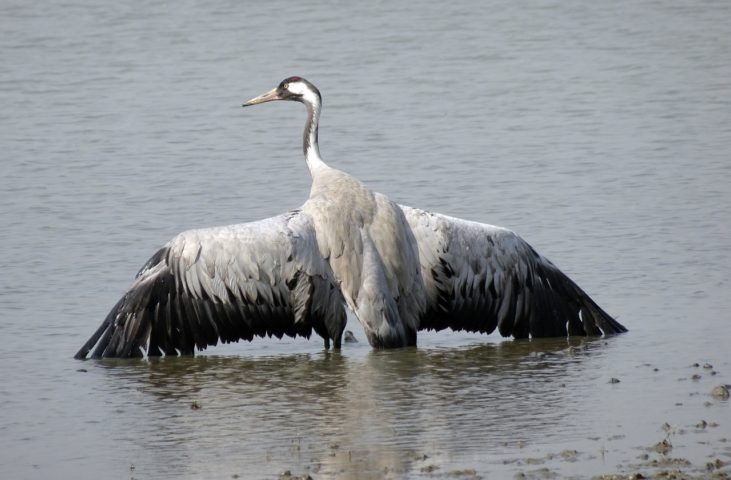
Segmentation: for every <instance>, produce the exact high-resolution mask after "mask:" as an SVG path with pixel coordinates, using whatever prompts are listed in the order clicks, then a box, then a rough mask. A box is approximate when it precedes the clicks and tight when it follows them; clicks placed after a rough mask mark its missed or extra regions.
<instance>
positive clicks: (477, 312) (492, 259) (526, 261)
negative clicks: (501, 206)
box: [401, 206, 627, 338]
mask: <svg viewBox="0 0 731 480" xmlns="http://www.w3.org/2000/svg"><path fill="white" fill-rule="evenodd" d="M401 208H402V209H403V211H404V215H406V219H407V221H408V222H409V225H410V226H411V229H412V231H413V233H414V237H415V238H416V241H417V244H418V246H419V261H420V263H421V274H422V278H423V280H424V285H425V287H426V294H427V314H426V315H425V316H424V318H423V319H422V321H421V324H420V325H419V329H420V330H424V329H434V330H441V329H444V328H451V329H453V330H467V331H472V332H482V333H490V332H492V331H493V330H495V329H496V328H497V329H498V330H499V332H500V334H501V335H503V336H504V337H507V336H510V335H512V336H514V337H516V338H525V337H528V336H531V337H559V336H566V335H567V334H569V335H599V334H602V333H604V334H612V333H621V332H626V331H627V329H626V328H625V327H623V326H622V325H620V324H619V322H617V321H616V320H614V319H613V318H612V317H611V316H610V315H609V314H607V313H606V312H605V311H604V310H602V309H601V308H600V307H599V306H598V305H597V304H596V303H595V302H594V301H593V300H592V299H591V298H590V297H589V295H587V294H586V293H585V292H584V291H583V290H582V289H581V288H579V286H578V285H576V283H574V282H573V281H572V280H571V279H570V278H569V277H567V276H566V275H565V274H564V273H563V272H561V270H559V269H558V268H557V267H556V266H555V265H554V264H553V263H551V262H550V261H549V260H548V259H546V258H545V257H543V256H542V255H540V254H538V253H537V252H536V251H535V250H534V249H533V248H532V247H531V246H530V245H529V244H528V243H527V242H526V241H525V240H523V239H522V238H520V237H519V236H518V235H517V234H515V233H514V232H512V231H510V230H507V229H505V228H501V227H495V226H492V225H486V224H483V223H477V222H470V221H467V220H462V219H459V218H454V217H449V216H447V215H441V214H438V213H431V212H426V211H424V210H419V209H416V208H411V207H405V206H402V207H401Z"/></svg>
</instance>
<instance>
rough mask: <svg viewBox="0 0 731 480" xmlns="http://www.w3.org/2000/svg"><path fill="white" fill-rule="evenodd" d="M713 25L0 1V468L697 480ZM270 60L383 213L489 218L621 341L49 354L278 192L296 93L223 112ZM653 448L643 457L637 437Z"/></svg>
mask: <svg viewBox="0 0 731 480" xmlns="http://www.w3.org/2000/svg"><path fill="white" fill-rule="evenodd" d="M729 10H730V7H729V5H728V3H726V2H721V1H719V2H713V1H711V2H704V3H703V5H702V6H699V5H698V4H697V3H696V2H659V1H649V0H648V1H639V2H620V3H613V4H606V5H601V6H593V5H591V6H590V5H588V4H585V2H551V1H545V2H544V1H535V2H528V3H524V4H522V6H517V5H515V4H513V3H512V2H494V3H491V4H489V5H485V4H483V3H481V2H462V3H460V4H459V5H446V4H445V3H444V2H434V1H424V2H419V4H418V5H417V4H410V6H408V7H406V6H399V5H393V4H392V2H380V3H368V4H366V3H364V4H360V5H357V6H347V5H338V4H331V5H329V4H317V3H311V4H307V3H304V4H302V3H300V4H292V3H291V2H289V3H284V2H280V1H271V2H266V3H262V4H260V5H241V4H239V2H225V1H224V2H207V1H200V2H193V1H184V2H175V3H174V4H173V3H167V4H157V5H150V4H149V3H148V2H124V3H122V4H116V5H112V4H108V3H104V2H95V1H93V0H80V1H78V2H71V3H69V2H53V1H49V2H43V3H29V2H20V1H17V2H16V1H12V0H10V1H4V2H3V3H2V5H0V13H1V15H0V29H1V31H2V35H0V61H1V63H2V65H3V68H2V69H0V102H1V103H2V105H3V107H2V110H1V111H0V117H1V118H2V125H3V126H2V129H0V145H1V146H2V156H1V157H0V162H2V163H1V165H2V175H0V205H2V208H0V225H2V228H0V245H2V260H1V262H2V263H1V265H2V271H3V275H2V277H1V278H0V335H1V336H2V339H3V342H2V346H0V360H1V361H0V378H1V379H2V382H0V404H1V405H2V408H1V409H0V473H2V477H3V478H48V477H49V476H53V477H56V478H79V477H81V478H86V477H91V476H99V474H100V473H103V476H104V477H105V478H125V479H127V478H130V477H135V478H167V477H176V478H181V477H182V478H230V477H231V476H233V475H240V476H241V477H242V478H248V477H254V478H272V477H276V476H277V475H278V474H279V472H281V471H284V470H287V469H289V470H291V471H292V472H293V473H297V474H302V473H309V474H311V475H312V476H313V477H316V478H329V477H339V478H341V477H347V476H352V477H358V478H365V477H369V476H370V477H373V478H380V477H382V476H386V477H392V478H401V477H403V478H411V477H415V476H424V477H430V478H432V477H437V478H438V477H447V476H450V475H451V476H452V477H454V476H463V477H470V476H478V475H479V476H482V477H488V476H498V477H500V476H506V475H507V476H509V475H513V474H515V473H520V472H523V473H525V474H527V475H528V476H540V475H545V474H556V475H561V476H570V475H576V476H579V477H586V476H590V475H592V474H599V473H609V472H623V473H633V472H636V471H640V472H644V473H645V474H646V475H647V474H650V473H653V472H657V471H659V470H662V469H663V468H666V466H663V465H662V463H660V464H658V465H651V463H650V462H652V461H653V460H658V461H661V460H663V458H664V459H665V460H667V459H668V458H669V459H673V458H684V459H687V460H688V461H690V462H691V465H681V467H682V468H683V469H684V470H685V471H687V472H690V473H692V474H695V475H702V472H704V471H705V463H706V462H709V461H714V460H715V459H717V458H718V459H720V460H722V461H723V462H728V461H731V457H729V455H730V454H731V451H730V449H729V448H730V447H729V442H727V441H726V440H728V439H729V438H731V423H730V422H729V420H728V418H731V417H730V416H729V404H728V402H727V401H720V400H716V399H714V398H713V397H711V396H710V395H709V393H710V391H711V389H712V388H713V387H714V386H716V385H718V384H721V383H731V360H729V357H728V354H727V345H728V337H729V334H730V333H731V328H730V327H729V321H730V320H731V319H730V318H729V313H728V312H729V311H730V309H729V307H731V304H730V302H731V300H729V299H731V289H730V288H729V274H728V272H729V271H731V227H729V225H731V189H729V181H730V180H731V162H729V151H731V100H729V99H731V84H729V82H728V79H729V78H731V64H729V62H728V58H731V51H730V50H731V29H729V26H728V21H727V19H728V18H729V17H730V15H729V14H730V13H731V12H730V11H729ZM294 74H297V75H301V76H304V77H306V78H308V79H309V80H311V81H312V82H314V83H315V84H316V85H317V86H318V87H319V88H320V90H321V91H322V92H323V96H324V109H323V117H322V122H321V132H320V141H321V151H322V154H323V157H324V159H325V160H326V161H327V162H329V163H330V164H331V165H333V166H335V167H337V168H341V169H343V170H346V171H348V172H350V173H352V174H353V175H355V176H356V177H358V178H360V179H361V180H363V181H364V182H366V183H367V184H368V185H369V186H371V187H372V188H373V189H375V190H377V191H381V192H383V193H385V194H387V195H389V196H391V197H392V198H393V199H395V200H397V201H399V202H401V203H404V204H408V205H414V206H417V207H420V208H425V209H432V210H435V211H439V212H441V213H445V214H450V215H455V216H460V217H464V218H469V219H472V220H476V221H481V222H487V223H492V224H497V225H502V226H506V227H509V228H511V229H513V230H515V231H517V232H518V233H519V234H521V235H522V236H523V237H524V238H526V239H527V240H528V241H529V242H530V243H531V244H532V245H533V246H534V247H535V248H536V249H537V250H538V251H540V252H541V253H543V254H544V255H546V256H548V257H549V258H551V259H552V260H553V261H554V262H555V263H556V264H558V265H559V266H560V267H561V268H562V269H563V270H564V271H566V273H568V274H569V275H570V276H571V277H572V278H573V279H574V280H576V281H577V283H579V284H580V285H581V286H582V287H583V288H584V289H585V290H586V291H587V292H588V293H589V294H591V295H592V296H593V297H594V298H595V299H596V300H597V301H598V302H599V303H600V304H601V305H602V306H603V307H604V308H605V309H606V310H607V311H609V312H610V313H612V314H613V315H615V316H616V317H618V319H619V320H620V321H621V322H622V323H623V324H625V325H626V326H627V327H628V328H629V329H630V333H629V334H628V335H623V336H620V337H616V338H611V339H600V340H572V341H566V340H547V341H540V342H513V341H507V342H504V341H503V340H502V339H500V338H499V337H498V336H496V335H492V336H475V335H468V334H464V333H451V334H450V333H443V334H439V335H437V334H425V335H422V336H421V337H420V346H419V347H418V348H416V349H404V350H398V351H389V352H377V351H371V349H370V348H369V347H368V346H367V345H366V344H365V341H364V336H363V334H362V333H361V331H360V327H359V326H358V325H357V323H356V322H353V321H352V320H351V323H350V325H349V328H350V329H352V330H354V331H355V333H356V336H357V337H359V338H360V340H361V342H360V343H358V344H356V345H346V346H345V348H344V349H343V351H342V352H341V353H332V352H324V351H323V350H322V349H321V344H320V342H319V341H312V342H308V341H306V340H303V339H298V340H292V339H283V340H278V339H265V340H257V341H255V342H253V343H242V344H237V345H227V346H222V347H217V348H213V349H210V350H209V351H207V352H206V355H204V356H201V357H197V358H195V359H189V358H186V359H162V360H160V361H153V362H144V361H143V362H140V361H117V362H114V361H104V362H96V361H89V362H78V361H74V360H72V358H71V357H72V355H73V353H74V352H75V351H76V350H77V349H78V347H79V346H80V345H81V344H82V343H83V342H84V341H85V340H86V338H87V337H88V336H89V335H90V334H91V333H92V331H93V329H94V328H96V326H97V325H98V323H99V322H100V321H101V319H102V318H103V317H104V315H105V314H106V313H107V311H108V309H109V308H110V307H111V306H112V305H113V304H114V303H115V302H116V300H117V299H118V298H119V296H120V295H121V294H122V293H123V291H124V289H125V288H126V287H127V285H129V283H130V281H131V278H132V276H133V275H134V273H135V272H136V271H137V269H138V268H139V267H140V266H141V265H142V264H143V263H144V261H145V260H146V259H147V258H148V257H149V256H150V255H151V254H152V253H153V252H154V251H155V249H156V248H157V247H159V246H160V245H161V244H163V243H164V242H165V241H167V240H168V239H169V238H170V237H172V236H173V235H175V234H176V233H177V232H179V231H181V230H184V229H187V228H193V227H201V226H210V225H218V224H227V223H235V222H242V221H250V220H256V219H260V218H264V217H268V216H271V215H275V214H277V213H280V212H283V211H285V210H287V209H290V208H294V207H297V206H299V205H301V204H302V202H303V201H304V200H305V198H306V197H307V194H308V188H309V178H308V175H307V171H306V168H305V165H304V161H303V159H302V156H301V151H300V149H301V145H300V142H301V136H300V133H301V132H300V129H301V128H302V124H303V121H304V112H303V111H302V108H301V106H299V105H294V104H289V103H284V102H282V103H281V104H269V105H265V106H260V107H257V108H256V109H248V110H242V109H241V108H240V107H238V106H239V105H240V104H241V102H242V101H244V100H246V99H248V98H251V97H253V96H254V95H257V94H259V93H261V92H263V91H265V90H268V89H270V88H272V87H273V86H275V85H276V84H277V83H278V82H279V81H280V80H281V79H283V78H284V77H286V76H289V75H294ZM694 363H698V364H699V365H700V366H699V367H694V366H693V364H694ZM704 363H709V364H711V365H712V368H708V369H704V368H703V367H702V366H703V364H704ZM80 370H81V371H80ZM714 372H715V373H714ZM693 375H699V378H697V379H695V380H694V379H693ZM612 377H615V378H618V379H619V380H620V383H614V384H612V383H608V382H609V379H610V378H612ZM193 402H197V405H200V407H201V408H199V409H191V405H192V404H193ZM701 420H705V421H706V422H707V423H708V425H709V426H707V427H706V428H697V427H696V425H697V424H699V422H700V421H701ZM666 422H667V423H668V424H669V428H667V427H666V428H665V429H663V424H664V423H666ZM715 424H717V426H714V425H715ZM665 438H667V439H669V440H670V441H671V442H672V444H673V446H674V448H673V450H672V451H671V452H669V453H668V454H667V455H666V456H665V457H662V456H660V455H659V454H657V453H655V452H648V451H647V450H644V449H645V448H646V447H650V446H652V445H654V444H656V443H657V442H658V441H660V440H663V439H665ZM574 451H575V453H574ZM644 453H647V454H648V458H647V459H643V458H638V456H639V455H642V454H644ZM667 468H669V467H667ZM541 469H547V470H541ZM546 472H548V473H546Z"/></svg>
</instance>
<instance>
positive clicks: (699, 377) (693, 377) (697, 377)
mask: <svg viewBox="0 0 731 480" xmlns="http://www.w3.org/2000/svg"><path fill="white" fill-rule="evenodd" d="M690 378H692V379H693V380H696V381H698V380H700V379H701V376H700V375H698V374H697V373H694V374H693V376H692V377H690Z"/></svg>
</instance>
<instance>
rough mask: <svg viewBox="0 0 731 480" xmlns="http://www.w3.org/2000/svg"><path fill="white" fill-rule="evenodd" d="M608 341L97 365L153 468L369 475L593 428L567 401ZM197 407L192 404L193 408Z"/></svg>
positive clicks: (550, 341) (187, 471)
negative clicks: (132, 412)
mask: <svg viewBox="0 0 731 480" xmlns="http://www.w3.org/2000/svg"><path fill="white" fill-rule="evenodd" d="M612 341H613V339H592V338H580V339H540V340H530V341H508V342H503V343H488V344H480V345H473V346H466V347H465V346H462V347H452V348H433V349H430V348H420V349H415V348H409V349H397V350H369V351H367V352H364V351H357V350H355V351H354V350H350V351H347V350H346V351H345V352H343V353H340V352H338V351H322V352H319V353H317V354H293V355H277V356H262V357H217V356H202V357H195V358H194V357H170V358H168V357H166V358H161V359H151V360H149V361H147V362H128V361H120V360H112V359H110V360H104V361H101V362H99V363H97V364H95V366H94V367H93V368H99V369H103V371H104V377H105V378H106V379H107V380H109V382H108V383H107V384H106V385H105V387H104V388H107V389H111V390H113V392H111V393H114V394H115V395H114V397H113V398H120V405H122V407H123V408H134V409H135V410H136V413H137V415H135V416H132V417H131V419H132V420H134V421H135V424H134V425H129V428H130V431H133V432H135V434H136V435H137V440H136V441H138V442H142V443H143V444H144V445H145V447H146V448H145V452H149V454H150V457H149V458H148V459H146V461H149V462H150V463H152V464H159V463H160V462H161V461H169V462H170V463H171V465H179V468H180V469H181V471H180V472H178V473H179V474H186V475H190V474H205V473H209V474H210V473H211V472H212V471H213V472H218V473H222V474H223V473H225V474H231V473H236V472H241V471H245V472H247V473H248V474H260V475H273V474H276V473H278V472H280V471H283V470H286V469H289V470H291V471H293V472H295V471H302V472H304V471H306V472H308V473H312V474H315V473H319V474H324V475H337V476H338V477H339V478H348V477H352V478H356V477H357V478H364V477H369V476H370V477H373V478H377V477H378V476H379V475H383V474H384V472H393V473H398V472H402V473H405V472H413V471H419V469H420V468H423V466H424V465H425V462H426V463H428V462H442V463H446V464H448V463H449V462H450V461H451V460H450V458H453V457H454V456H461V457H462V458H464V457H465V455H467V456H468V457H469V456H470V455H472V454H474V455H487V454H490V453H498V452H500V451H501V449H504V448H505V446H506V445H513V446H514V445H515V444H516V443H517V442H529V441H530V440H531V439H532V438H541V439H543V440H545V438H546V437H550V436H551V435H554V434H559V435H560V434H566V433H567V432H571V431H574V433H577V432H576V430H582V429H585V430H586V431H589V430H590V427H591V426H589V425H584V424H582V423H581V422H580V421H577V418H580V416H581V412H582V411H583V409H586V408H590V406H589V405H586V404H585V402H584V401H582V403H581V404H576V403H578V402H576V401H575V400H574V399H575V398H584V399H586V395H585V394H584V395H583V396H582V395H581V393H580V392H579V391H577V388H578V389H581V388H582V385H583V384H584V383H586V382H582V381H581V380H582V379H585V378H586V376H587V375H588V374H589V373H591V374H596V372H589V370H591V366H592V365H593V364H594V363H595V362H594V359H595V358H598V357H601V356H602V355H603V352H604V351H605V350H606V349H607V348H608V347H609V346H611V344H612ZM102 383H104V382H102ZM584 388H587V387H584ZM193 402H198V404H199V405H200V407H201V408H200V409H199V410H191V409H190V408H189V407H190V405H191V404H192V403H193ZM567 409H570V410H571V412H572V416H570V418H569V417H567V415H566V411H567ZM557 432H562V433H557ZM181 452H184V453H185V456H184V457H185V462H184V463H183V464H180V454H181ZM425 455H426V457H425ZM427 460H428V462H427ZM143 463H144V461H142V460H138V468H141V467H139V465H141V464H143ZM465 466H466V467H469V465H465ZM458 467H460V466H459V465H455V466H454V468H458ZM176 468H178V467H176Z"/></svg>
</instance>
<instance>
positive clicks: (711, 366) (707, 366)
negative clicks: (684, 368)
mask: <svg viewBox="0 0 731 480" xmlns="http://www.w3.org/2000/svg"><path fill="white" fill-rule="evenodd" d="M703 368H707V369H709V370H710V369H711V368H713V365H711V364H710V363H704V364H703Z"/></svg>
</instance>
